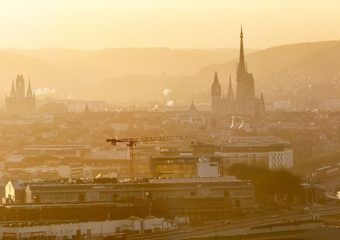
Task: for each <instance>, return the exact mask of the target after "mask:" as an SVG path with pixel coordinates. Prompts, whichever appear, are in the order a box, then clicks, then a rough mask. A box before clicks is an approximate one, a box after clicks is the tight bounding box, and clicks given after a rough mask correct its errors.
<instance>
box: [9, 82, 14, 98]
mask: <svg viewBox="0 0 340 240" xmlns="http://www.w3.org/2000/svg"><path fill="white" fill-rule="evenodd" d="M10 96H11V97H15V89H14V80H12V89H11V95H10Z"/></svg>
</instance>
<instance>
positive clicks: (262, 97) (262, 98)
mask: <svg viewBox="0 0 340 240" xmlns="http://www.w3.org/2000/svg"><path fill="white" fill-rule="evenodd" d="M261 100H262V101H264V96H263V91H262V92H261Z"/></svg>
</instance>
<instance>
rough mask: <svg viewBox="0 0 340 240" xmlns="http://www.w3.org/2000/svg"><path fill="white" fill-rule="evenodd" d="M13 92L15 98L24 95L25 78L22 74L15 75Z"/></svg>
mask: <svg viewBox="0 0 340 240" xmlns="http://www.w3.org/2000/svg"><path fill="white" fill-rule="evenodd" d="M15 93H16V97H17V98H24V97H25V80H24V76H23V75H18V76H17V79H16V87H15Z"/></svg>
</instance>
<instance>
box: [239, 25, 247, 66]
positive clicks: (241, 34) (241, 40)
mask: <svg viewBox="0 0 340 240" xmlns="http://www.w3.org/2000/svg"><path fill="white" fill-rule="evenodd" d="M238 70H239V71H244V70H246V63H245V60H244V49H243V30H242V26H241V33H240V57H239V63H238Z"/></svg>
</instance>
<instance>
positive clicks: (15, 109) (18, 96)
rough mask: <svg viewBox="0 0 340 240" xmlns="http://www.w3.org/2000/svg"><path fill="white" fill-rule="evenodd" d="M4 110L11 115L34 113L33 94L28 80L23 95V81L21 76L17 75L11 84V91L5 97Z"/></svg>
mask: <svg viewBox="0 0 340 240" xmlns="http://www.w3.org/2000/svg"><path fill="white" fill-rule="evenodd" d="M6 110H7V112H8V113H11V114H19V113H32V112H34V111H35V94H34V93H33V91H32V88H31V81H30V80H28V86H27V91H26V94H25V80H24V76H23V75H17V78H16V80H15V84H14V81H13V82H12V89H11V93H10V95H9V97H8V96H7V97H6Z"/></svg>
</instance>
